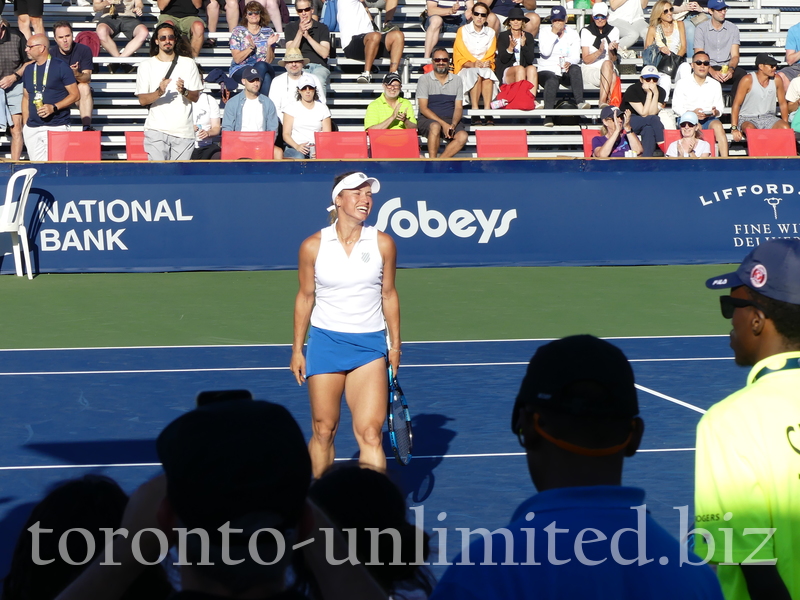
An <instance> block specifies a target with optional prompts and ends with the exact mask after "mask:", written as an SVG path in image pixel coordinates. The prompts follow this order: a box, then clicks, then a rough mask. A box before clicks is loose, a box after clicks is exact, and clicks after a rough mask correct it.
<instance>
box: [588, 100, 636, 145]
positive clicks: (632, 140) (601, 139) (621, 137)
mask: <svg viewBox="0 0 800 600" xmlns="http://www.w3.org/2000/svg"><path fill="white" fill-rule="evenodd" d="M600 120H601V121H602V122H603V126H602V127H601V128H600V133H601V135H598V136H595V137H594V139H593V140H592V156H594V157H595V158H622V157H626V156H627V157H630V156H640V155H641V154H642V152H643V148H642V142H640V141H639V138H638V137H636V134H635V133H634V132H633V130H632V129H631V111H630V109H628V110H626V111H625V112H624V113H623V112H622V111H621V110H620V109H619V108H618V107H616V106H606V107H605V108H604V109H603V110H601V111H600Z"/></svg>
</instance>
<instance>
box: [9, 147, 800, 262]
mask: <svg viewBox="0 0 800 600" xmlns="http://www.w3.org/2000/svg"><path fill="white" fill-rule="evenodd" d="M24 166H28V165H10V164H6V165H0V169H2V174H3V175H5V176H6V178H7V177H8V176H9V175H10V174H11V172H12V170H13V169H17V168H23V167H24ZM35 166H36V167H37V168H38V169H39V173H38V174H37V176H36V177H35V179H34V181H33V188H32V191H31V200H30V202H29V206H28V211H27V212H28V221H27V222H28V223H29V231H30V237H31V238H32V239H33V249H34V255H35V260H36V262H37V266H38V271H39V272H42V273H46V272H92V271H181V270H229V269H244V270H250V269H287V268H295V266H296V263H297V250H298V247H299V245H300V242H301V241H302V240H303V239H304V238H305V237H307V236H308V235H310V234H311V233H313V232H314V231H316V230H318V229H320V228H321V227H323V226H325V225H326V224H327V212H326V210H325V208H326V206H327V205H328V204H329V203H330V190H331V184H332V180H333V177H334V175H336V174H338V173H341V172H344V171H351V170H366V171H367V172H368V173H369V174H370V175H374V176H376V177H378V178H379V179H380V181H381V185H382V188H381V191H380V193H379V194H377V195H376V196H375V201H376V202H375V206H374V208H373V212H372V215H371V216H370V219H369V222H370V223H371V224H375V223H377V225H378V226H379V227H380V228H381V229H384V230H385V231H387V232H388V233H390V234H391V235H392V236H393V237H394V239H395V240H396V242H397V246H398V252H399V254H398V260H399V264H400V266H403V267H436V266H468V265H473V266H474V265H630V264H689V263H720V262H738V261H739V260H741V257H742V255H743V254H744V253H745V252H746V250H747V248H749V247H752V246H754V245H756V244H758V243H760V242H761V241H764V240H765V239H767V238H771V237H781V236H790V237H800V172H798V166H800V161H798V160H797V159H773V160H770V159H761V160H754V159H730V160H694V161H689V160H665V159H658V160H647V159H638V160H591V161H586V160H575V159H572V160H569V159H564V160H500V161H468V160H459V161H398V162H368V163H364V162H363V161H362V162H352V163H351V162H344V161H314V162H295V161H283V162H274V163H273V162H267V163H255V162H245V161H239V162H234V163H221V162H205V163H153V164H148V163H124V162H121V163H99V164H87V165H83V164H39V165H35ZM6 248H7V246H6ZM2 270H3V271H4V272H9V271H11V270H13V259H11V258H10V257H9V256H6V257H5V259H4V260H3V263H2Z"/></svg>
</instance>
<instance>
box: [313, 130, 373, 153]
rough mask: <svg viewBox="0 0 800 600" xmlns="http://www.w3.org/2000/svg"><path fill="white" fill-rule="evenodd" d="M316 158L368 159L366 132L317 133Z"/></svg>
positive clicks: (315, 135) (315, 136)
mask: <svg viewBox="0 0 800 600" xmlns="http://www.w3.org/2000/svg"><path fill="white" fill-rule="evenodd" d="M314 138H315V139H314V141H315V143H316V144H317V158H369V151H368V150H367V132H366V131H317V132H316V133H315V134H314Z"/></svg>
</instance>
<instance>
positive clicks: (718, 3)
mask: <svg viewBox="0 0 800 600" xmlns="http://www.w3.org/2000/svg"><path fill="white" fill-rule="evenodd" d="M708 8H709V10H722V9H723V8H728V5H727V4H725V0H708Z"/></svg>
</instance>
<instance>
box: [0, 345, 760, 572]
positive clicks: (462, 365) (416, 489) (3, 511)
mask: <svg viewBox="0 0 800 600" xmlns="http://www.w3.org/2000/svg"><path fill="white" fill-rule="evenodd" d="M612 341H613V343H615V344H616V345H618V346H619V347H620V348H622V350H624V352H625V353H626V354H627V356H628V358H629V359H630V360H631V362H632V364H633V367H634V371H635V374H636V381H637V384H638V385H639V386H640V391H639V404H640V409H641V415H642V418H643V419H644V421H645V435H644V440H643V443H642V448H641V451H640V452H639V453H638V454H637V455H636V456H635V457H633V458H631V459H628V460H627V461H626V469H625V479H624V483H626V484H629V485H636V486H641V487H644V488H645V489H646V490H647V504H648V509H649V510H650V511H651V512H652V514H653V515H654V516H655V518H656V519H657V520H658V521H659V522H661V524H662V525H664V526H665V527H667V529H668V530H669V531H671V532H672V533H673V534H675V535H678V533H679V531H678V529H679V520H678V511H677V510H674V509H673V507H674V506H684V505H689V507H690V514H692V510H691V505H692V495H693V462H694V452H693V449H694V432H695V426H696V424H697V421H698V420H699V419H700V417H701V415H702V412H703V411H704V410H706V409H707V408H708V407H709V406H711V405H712V404H713V403H715V402H717V401H719V400H721V399H722V398H724V397H725V396H726V395H728V394H729V393H731V392H732V391H734V390H736V389H738V388H739V387H741V386H742V385H743V384H744V381H745V377H746V371H745V370H744V369H741V368H739V367H736V365H735V364H734V362H733V358H732V352H731V350H730V348H729V347H728V338H727V336H700V337H657V338H619V339H612ZM543 343H545V341H543V340H513V341H505V340H498V341H475V342H418V343H410V342H409V343H405V344H404V345H403V364H402V366H401V368H400V373H399V378H400V381H401V383H402V385H403V390H404V391H405V393H406V396H407V398H408V401H409V405H410V409H411V412H412V416H413V425H414V454H415V457H414V459H413V460H412V462H411V465H410V466H408V467H401V466H399V465H397V464H396V463H395V462H394V460H393V459H392V460H391V461H390V462H389V468H390V471H391V474H392V476H393V477H394V478H395V480H396V481H397V482H398V484H399V485H400V486H401V487H402V488H403V490H404V491H405V492H406V494H407V498H408V503H409V505H410V506H423V507H424V511H419V510H418V511H417V512H416V514H417V515H420V514H422V513H424V517H425V527H426V529H427V530H428V531H429V532H430V531H431V529H432V528H433V527H438V528H441V527H446V528H448V542H447V554H448V556H449V558H450V559H452V557H453V556H454V555H455V554H456V553H457V552H458V551H459V550H460V546H461V537H460V535H461V534H460V533H459V532H457V531H456V528H460V527H467V528H470V529H475V528H478V527H486V528H489V529H494V528H497V527H501V526H503V525H504V524H505V523H507V522H508V519H509V517H510V515H511V513H512V512H513V510H514V508H515V507H516V506H517V504H519V503H520V502H521V501H522V500H524V499H525V498H527V497H528V496H530V495H531V494H533V492H534V488H533V485H532V483H531V482H530V478H529V476H528V472H527V468H526V463H525V458H524V455H523V453H522V448H520V446H519V444H518V443H517V440H516V437H515V436H514V435H512V433H511V430H510V418H511V408H512V406H513V402H514V397H515V395H516V392H517V389H518V387H519V383H520V381H521V379H522V376H523V374H524V372H525V367H526V365H527V362H528V360H529V359H530V357H531V356H532V354H533V352H534V351H535V350H536V348H537V347H538V346H540V345H541V344H543ZM290 354H291V349H290V347H289V346H282V345H281V346H206V347H194V346H193V347H169V348H101V349H61V350H7V351H0V361H2V365H1V366H0V385H2V389H3V395H2V402H3V407H2V414H3V419H2V421H0V575H3V574H5V572H6V570H7V566H8V561H9V559H10V554H11V551H12V548H13V543H14V540H15V539H16V537H17V535H18V533H19V531H20V528H21V526H22V524H23V522H24V520H25V519H26V518H27V515H28V513H29V512H30V509H31V508H32V506H33V503H35V502H36V501H38V500H39V499H40V498H41V497H42V496H43V495H44V493H45V492H46V491H47V489H48V488H49V487H50V486H52V485H53V484H56V483H58V482H60V481H63V480H65V479H70V478H73V477H76V476H79V475H83V474H85V473H102V474H106V475H108V476H110V477H113V478H114V479H116V480H117V481H119V482H120V484H121V485H122V486H123V488H125V489H126V490H127V491H129V492H130V491H132V490H133V489H135V487H136V486H137V485H139V484H140V483H141V482H143V481H144V480H146V479H147V478H148V477H150V476H152V475H153V474H155V473H156V472H158V470H159V466H158V459H157V457H156V453H155V443H154V440H155V438H156V436H157V435H158V433H159V432H160V431H161V430H162V429H163V428H164V427H165V426H166V425H167V424H168V423H169V422H170V421H172V420H173V419H174V418H176V417H177V416H178V415H179V414H181V413H182V412H185V411H187V410H190V409H191V408H192V407H193V406H194V398H195V395H196V394H197V392H199V391H202V390H219V389H233V388H244V389H249V390H251V391H252V392H253V395H254V397H256V398H259V399H264V400H271V401H273V402H278V403H280V404H283V405H285V406H286V407H287V408H289V410H290V411H291V412H292V413H293V414H294V416H295V418H296V419H297V420H298V422H299V423H300V425H301V426H302V427H303V430H304V432H305V434H306V437H308V435H309V433H310V427H309V425H310V413H309V408H308V396H307V390H306V387H305V386H303V387H302V388H301V387H298V386H297V384H296V382H295V381H294V378H293V377H292V375H291V374H290V373H289V371H288V367H287V365H288V364H289V358H290ZM384 437H385V438H386V437H388V436H384ZM384 445H385V446H386V447H387V452H388V453H389V454H391V452H390V451H389V449H388V442H387V441H386V440H384ZM356 455H357V445H356V443H355V440H354V438H353V435H352V429H351V424H350V420H349V413H348V412H347V411H346V410H343V412H342V425H341V427H340V432H339V435H338V438H337V456H338V457H339V458H343V459H349V458H353V457H355V456H356ZM440 513H446V516H442V515H441V514H440ZM437 517H441V519H442V520H438V519H437ZM433 541H434V543H435V542H436V536H434V539H433Z"/></svg>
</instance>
